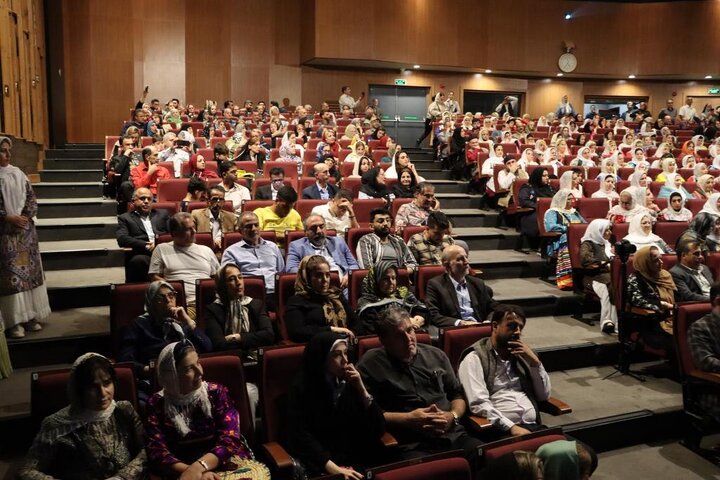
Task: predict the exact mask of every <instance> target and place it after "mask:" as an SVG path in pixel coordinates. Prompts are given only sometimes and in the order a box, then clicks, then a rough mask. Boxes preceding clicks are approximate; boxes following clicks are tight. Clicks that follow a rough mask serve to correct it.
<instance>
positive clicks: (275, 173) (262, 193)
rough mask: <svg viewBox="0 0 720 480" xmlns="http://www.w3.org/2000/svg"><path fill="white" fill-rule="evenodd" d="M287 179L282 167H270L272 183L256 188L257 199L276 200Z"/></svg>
mask: <svg viewBox="0 0 720 480" xmlns="http://www.w3.org/2000/svg"><path fill="white" fill-rule="evenodd" d="M284 180H285V171H284V170H283V169H282V168H280V167H273V168H271V169H270V185H263V186H261V187H258V188H257V190H255V200H275V199H276V198H277V194H278V192H279V191H280V189H281V188H282V187H283V185H284V184H283V181H284Z"/></svg>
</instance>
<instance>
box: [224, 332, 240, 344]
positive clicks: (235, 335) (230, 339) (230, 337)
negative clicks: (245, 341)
mask: <svg viewBox="0 0 720 480" xmlns="http://www.w3.org/2000/svg"><path fill="white" fill-rule="evenodd" d="M240 338H241V336H240V334H239V333H232V334H230V335H225V341H226V342H237V343H239V342H240Z"/></svg>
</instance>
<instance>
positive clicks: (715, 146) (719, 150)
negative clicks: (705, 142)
mask: <svg viewBox="0 0 720 480" xmlns="http://www.w3.org/2000/svg"><path fill="white" fill-rule="evenodd" d="M708 153H709V154H710V156H711V157H713V158H715V157H717V156H718V155H720V137H717V138H716V139H715V141H714V142H713V143H711V144H710V147H709V148H708Z"/></svg>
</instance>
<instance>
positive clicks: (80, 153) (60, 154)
mask: <svg viewBox="0 0 720 480" xmlns="http://www.w3.org/2000/svg"><path fill="white" fill-rule="evenodd" d="M103 155H105V151H104V149H103V148H102V147H87V148H71V149H58V148H51V149H48V150H46V151H45V157H46V158H102V157H103Z"/></svg>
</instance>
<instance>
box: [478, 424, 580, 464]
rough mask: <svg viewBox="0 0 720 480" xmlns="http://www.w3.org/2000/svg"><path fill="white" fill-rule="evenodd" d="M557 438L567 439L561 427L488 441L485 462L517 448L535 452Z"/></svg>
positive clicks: (483, 453)
mask: <svg viewBox="0 0 720 480" xmlns="http://www.w3.org/2000/svg"><path fill="white" fill-rule="evenodd" d="M557 440H567V438H566V437H565V435H563V433H562V430H561V429H560V428H551V429H547V430H540V431H538V432H533V433H529V434H526V435H522V436H520V437H511V438H505V439H502V440H498V441H497V442H491V443H486V444H485V445H483V448H482V455H483V460H484V463H485V464H487V462H491V461H493V460H497V459H498V458H500V457H502V456H503V455H505V454H508V453H512V452H514V451H516V450H524V451H527V452H534V451H535V450H537V449H538V448H540V446H541V445H544V444H546V443H550V442H554V441H557Z"/></svg>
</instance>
